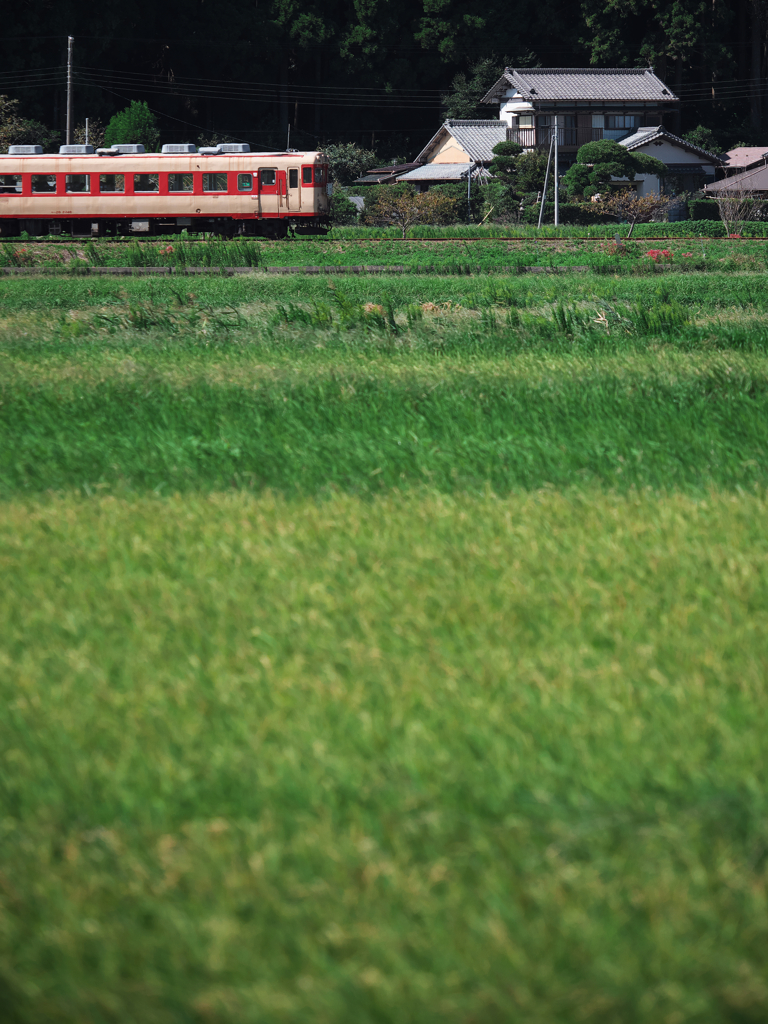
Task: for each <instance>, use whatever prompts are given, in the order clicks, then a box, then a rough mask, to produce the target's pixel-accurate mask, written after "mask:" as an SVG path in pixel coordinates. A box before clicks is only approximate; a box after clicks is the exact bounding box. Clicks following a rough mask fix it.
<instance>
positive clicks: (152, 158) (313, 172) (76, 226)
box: [0, 145, 329, 238]
mask: <svg viewBox="0 0 768 1024" xmlns="http://www.w3.org/2000/svg"><path fill="white" fill-rule="evenodd" d="M39 150H40V147H38V146H12V147H11V148H10V151H9V153H8V154H7V155H3V156H1V157H0V235H5V236H9V235H18V234H19V232H21V231H27V232H29V234H31V235H48V234H60V233H62V232H64V233H71V234H74V235H88V236H97V235H127V234H168V233H173V232H179V231H183V230H184V229H185V228H186V229H187V230H188V231H213V232H217V233H220V234H222V235H230V236H231V235H262V236H265V237H270V238H282V237H284V236H285V235H286V234H287V233H288V230H289V228H290V229H294V230H295V231H296V232H297V233H299V234H324V233H325V231H326V230H327V228H328V223H329V221H328V205H329V198H328V188H327V186H328V166H327V160H326V157H325V156H324V154H323V153H320V152H291V151H288V152H284V153H250V152H249V150H248V146H243V145H227V146H219V147H216V148H209V149H201V150H199V151H196V150H195V147H194V146H180V145H176V146H163V152H162V153H145V152H144V151H143V147H141V146H113V147H112V148H111V149H108V150H107V149H101V150H98V151H97V152H96V153H94V152H93V150H92V148H91V147H86V146H62V147H61V152H60V153H59V154H58V155H50V154H44V153H42V152H40V151H39Z"/></svg>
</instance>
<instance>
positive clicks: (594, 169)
mask: <svg viewBox="0 0 768 1024" xmlns="http://www.w3.org/2000/svg"><path fill="white" fill-rule="evenodd" d="M666 173H667V168H666V166H665V165H664V164H663V163H662V162H661V160H657V159H656V157H653V156H646V155H645V154H644V153H630V152H629V150H628V149H627V148H626V147H625V146H622V145H620V144H619V143H618V142H614V141H613V140H612V139H600V140H599V141H598V142H588V143H587V144H586V145H584V146H582V147H581V149H580V150H579V151H578V153H577V154H576V163H575V164H572V165H571V167H569V168H568V170H567V171H566V172H565V174H564V175H563V187H564V188H565V190H566V192H567V193H568V195H569V196H570V197H571V198H572V199H575V200H579V199H588V198H589V197H590V196H592V195H595V194H596V193H597V192H600V191H601V190H605V188H606V186H607V185H608V183H609V182H610V181H611V179H612V178H622V179H626V180H628V181H634V180H635V175H636V174H657V175H658V176H659V177H663V176H664V175H665V174H666Z"/></svg>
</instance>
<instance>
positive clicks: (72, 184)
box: [65, 174, 91, 192]
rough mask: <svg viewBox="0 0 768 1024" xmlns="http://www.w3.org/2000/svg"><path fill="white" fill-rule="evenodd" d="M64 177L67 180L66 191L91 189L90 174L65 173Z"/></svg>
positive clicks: (86, 190) (87, 190)
mask: <svg viewBox="0 0 768 1024" xmlns="http://www.w3.org/2000/svg"><path fill="white" fill-rule="evenodd" d="M65 179H66V182H67V192H90V191H91V176H90V174H67V175H65Z"/></svg>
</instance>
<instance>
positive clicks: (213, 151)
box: [198, 142, 251, 156]
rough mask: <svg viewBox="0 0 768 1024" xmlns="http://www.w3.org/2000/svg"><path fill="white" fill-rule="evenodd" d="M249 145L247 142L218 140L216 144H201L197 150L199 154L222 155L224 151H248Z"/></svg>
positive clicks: (249, 149)
mask: <svg viewBox="0 0 768 1024" xmlns="http://www.w3.org/2000/svg"><path fill="white" fill-rule="evenodd" d="M250 152H251V147H250V146H249V145H248V143H247V142H220V143H219V145H218V146H201V147H200V149H199V150H198V153H200V155H201V156H223V155H224V154H225V153H250Z"/></svg>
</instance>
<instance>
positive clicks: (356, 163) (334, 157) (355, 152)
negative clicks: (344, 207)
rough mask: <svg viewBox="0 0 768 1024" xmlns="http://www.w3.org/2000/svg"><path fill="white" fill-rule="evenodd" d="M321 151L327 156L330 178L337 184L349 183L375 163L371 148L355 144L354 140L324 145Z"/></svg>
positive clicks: (374, 155)
mask: <svg viewBox="0 0 768 1024" xmlns="http://www.w3.org/2000/svg"><path fill="white" fill-rule="evenodd" d="M323 152H324V153H325V155H326V156H327V157H328V166H329V168H330V175H331V180H332V181H334V182H336V183H337V184H339V185H351V184H352V182H353V181H354V180H355V178H359V177H360V176H361V175H363V174H365V172H366V171H367V170H368V168H369V167H375V166H376V163H377V160H376V154H375V153H374V152H373V151H372V150H370V149H363V148H362V146H356V145H355V143H354V142H337V143H332V144H331V145H329V146H325V148H324V150H323Z"/></svg>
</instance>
